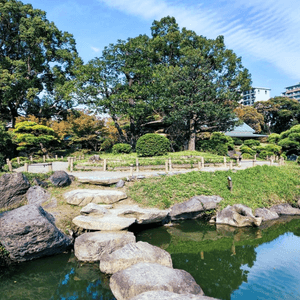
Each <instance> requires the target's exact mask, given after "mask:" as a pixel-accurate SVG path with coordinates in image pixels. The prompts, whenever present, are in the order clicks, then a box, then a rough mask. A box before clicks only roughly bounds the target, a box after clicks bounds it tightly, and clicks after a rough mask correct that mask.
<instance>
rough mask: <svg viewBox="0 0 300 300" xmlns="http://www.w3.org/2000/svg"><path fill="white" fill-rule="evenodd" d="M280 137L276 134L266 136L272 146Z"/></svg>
mask: <svg viewBox="0 0 300 300" xmlns="http://www.w3.org/2000/svg"><path fill="white" fill-rule="evenodd" d="M279 137H280V135H279V134H278V133H271V134H270V135H269V136H268V142H269V143H272V144H277V143H278V140H279Z"/></svg>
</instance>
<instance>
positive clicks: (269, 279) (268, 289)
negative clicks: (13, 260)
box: [0, 218, 300, 300]
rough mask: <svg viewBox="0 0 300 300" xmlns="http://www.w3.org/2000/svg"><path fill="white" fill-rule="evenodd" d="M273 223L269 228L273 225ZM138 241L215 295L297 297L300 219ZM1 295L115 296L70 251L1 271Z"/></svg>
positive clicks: (197, 224)
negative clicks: (166, 254)
mask: <svg viewBox="0 0 300 300" xmlns="http://www.w3.org/2000/svg"><path fill="white" fill-rule="evenodd" d="M271 225H272V226H271ZM136 235H137V240H142V241H147V242H149V243H151V244H152V245H156V246H159V247H161V248H163V249H165V250H167V251H168V252H169V253H170V254H171V256H172V260H173V266H174V268H178V269H184V270H186V271H187V272H189V273H190V274H191V275H192V276H193V277H194V278H195V280H196V281H197V283H198V284H200V286H201V287H202V289H203V290H204V293H205V294H206V295H207V296H211V297H216V298H219V299H224V300H227V299H264V300H266V299H272V300H274V299H300V288H299V282H300V272H299V270H300V218H293V219H291V218H285V219H280V220H279V221H278V220H277V221H276V222H273V223H268V224H264V225H263V226H262V227H261V228H245V229H237V228H233V227H228V226H217V227H216V226H214V225H209V224H207V223H205V222H201V221H185V222H182V223H180V224H178V225H176V226H173V227H158V228H152V229H146V230H143V231H142V232H139V233H137V234H136ZM0 289H1V292H0V299H5V300H8V299H14V300H17V299H18V300H19V299H22V300H27V299H28V300H32V299H39V300H42V299H51V300H58V299H60V300H75V299H101V300H112V299H115V298H114V296H113V295H112V293H111V291H110V289H109V277H108V276H106V275H104V274H101V273H100V271H99V264H98V263H93V264H87V263H81V262H78V261H77V260H76V258H75V257H74V255H73V254H72V253H67V254H62V255H58V256H54V257H48V258H44V259H39V260H36V261H32V262H26V263H22V264H18V265H14V266H11V267H10V268H8V269H7V268H1V269H0Z"/></svg>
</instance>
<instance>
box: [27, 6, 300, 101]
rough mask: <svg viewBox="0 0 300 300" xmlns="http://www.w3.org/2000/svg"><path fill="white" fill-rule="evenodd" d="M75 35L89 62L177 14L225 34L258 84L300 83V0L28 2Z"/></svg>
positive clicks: (208, 32) (198, 27)
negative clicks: (114, 46) (155, 21)
mask: <svg viewBox="0 0 300 300" xmlns="http://www.w3.org/2000/svg"><path fill="white" fill-rule="evenodd" d="M22 2H23V3H30V4H32V6H33V7H34V8H39V9H42V10H44V11H46V12H47V18H48V19H49V20H50V21H53V22H54V23H55V24H56V26H57V27H58V28H59V29H60V30H62V31H68V32H69V33H71V34H73V35H74V37H75V40H76V43H77V49H78V52H79V55H80V56H81V57H82V58H83V60H84V61H85V62H87V61H89V60H90V59H93V58H94V57H97V56H101V52H102V50H103V48H104V47H105V46H107V45H109V44H110V43H115V42H116V41H117V40H118V39H122V40H126V39H127V38H128V37H136V36H137V35H139V34H148V35H150V27H151V24H152V22H153V20H159V19H160V18H162V17H164V16H167V15H170V16H174V17H175V18H176V20H177V22H178V24H179V26H180V27H186V28H187V29H191V30H194V31H195V32H196V33H197V34H199V35H203V36H206V37H207V38H216V37H217V36H218V35H224V37H225V43H226V46H227V48H229V49H232V50H234V52H235V53H236V54H237V55H238V56H241V57H242V62H243V65H244V66H245V67H246V68H248V70H249V71H250V73H251V75H252V81H253V86H255V87H266V88H271V96H272V97H274V96H279V95H281V93H282V92H283V91H284V90H285V87H286V86H289V85H293V84H296V83H298V82H300V5H299V0H210V1H208V0H197V1H195V0H184V1H179V0H27V1H26V0H23V1H22Z"/></svg>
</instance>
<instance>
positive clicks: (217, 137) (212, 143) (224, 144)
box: [196, 132, 234, 156]
mask: <svg viewBox="0 0 300 300" xmlns="http://www.w3.org/2000/svg"><path fill="white" fill-rule="evenodd" d="M196 147H197V150H202V151H209V152H212V153H214V154H217V155H222V156H224V155H226V154H227V152H228V149H230V150H231V149H234V141H233V139H232V138H231V137H229V136H226V135H225V134H224V133H221V132H213V133H212V134H211V136H210V137H208V136H206V137H203V138H202V139H200V140H198V141H197V144H196Z"/></svg>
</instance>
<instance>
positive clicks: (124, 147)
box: [112, 143, 131, 154]
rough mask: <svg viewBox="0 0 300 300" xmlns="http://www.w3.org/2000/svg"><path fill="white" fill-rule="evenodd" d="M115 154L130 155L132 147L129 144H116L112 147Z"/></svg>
mask: <svg viewBox="0 0 300 300" xmlns="http://www.w3.org/2000/svg"><path fill="white" fill-rule="evenodd" d="M112 152H113V154H119V153H130V152H131V146H130V145H129V144H123V143H119V144H115V145H113V147H112Z"/></svg>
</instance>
